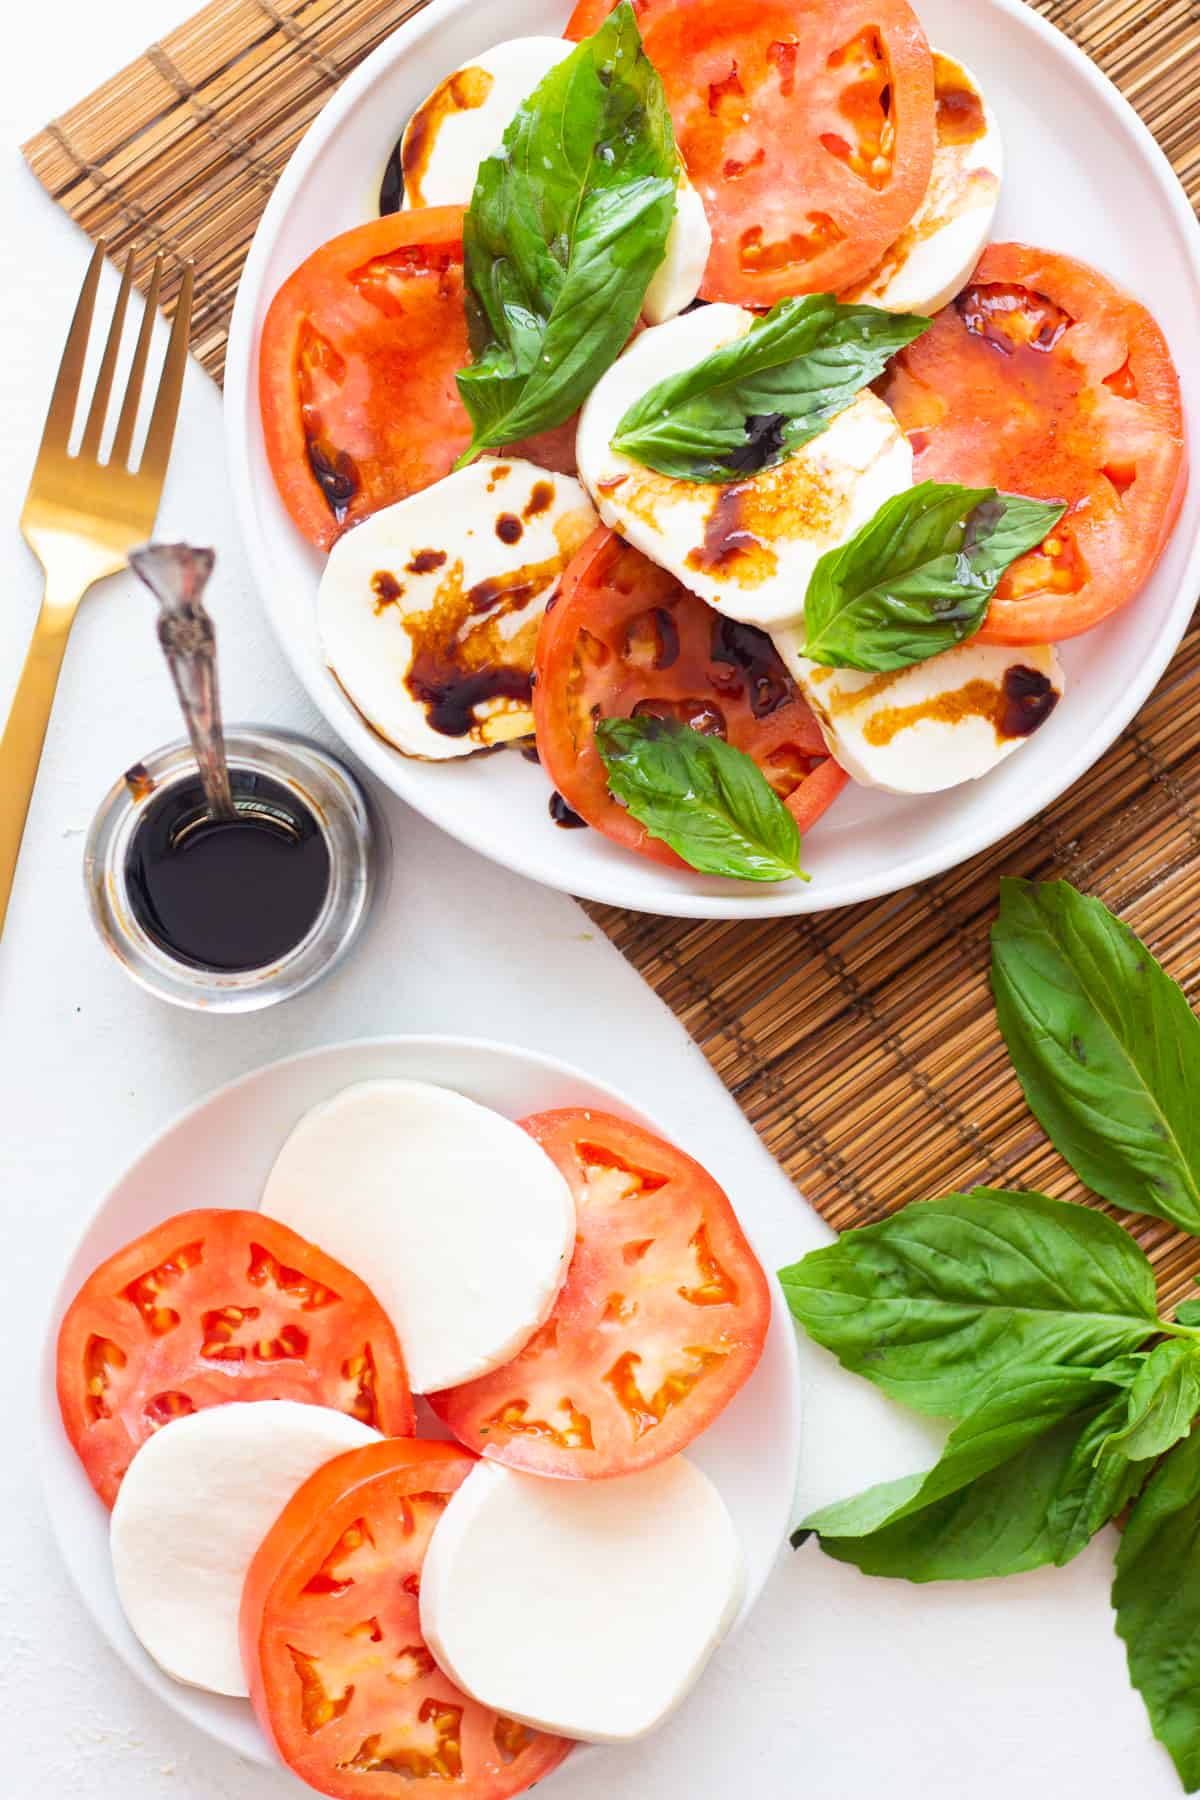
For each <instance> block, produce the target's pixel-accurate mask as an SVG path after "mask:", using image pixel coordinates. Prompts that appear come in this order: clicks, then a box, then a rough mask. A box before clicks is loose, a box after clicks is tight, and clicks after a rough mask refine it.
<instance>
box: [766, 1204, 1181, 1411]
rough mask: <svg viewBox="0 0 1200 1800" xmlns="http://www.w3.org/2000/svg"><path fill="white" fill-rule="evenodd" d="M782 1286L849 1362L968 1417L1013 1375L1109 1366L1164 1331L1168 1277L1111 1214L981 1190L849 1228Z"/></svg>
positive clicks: (887, 1389)
mask: <svg viewBox="0 0 1200 1800" xmlns="http://www.w3.org/2000/svg"><path fill="white" fill-rule="evenodd" d="M779 1278H780V1280H781V1281H782V1283H783V1288H784V1292H785V1293H786V1295H787V1300H788V1305H789V1307H790V1308H791V1311H792V1314H793V1316H794V1317H795V1318H796V1319H798V1320H799V1322H800V1324H801V1325H803V1327H804V1329H805V1331H807V1333H808V1335H809V1336H810V1337H811V1338H815V1340H816V1342H817V1343H818V1344H823V1345H824V1346H825V1348H826V1349H827V1350H832V1351H833V1353H834V1355H835V1356H836V1357H837V1358H838V1360H839V1361H840V1362H841V1363H842V1365H843V1366H844V1367H845V1368H847V1369H851V1370H853V1371H854V1372H855V1373H856V1374H859V1375H865V1376H866V1377H867V1378H868V1380H870V1381H873V1382H874V1383H875V1385H876V1387H878V1388H882V1390H883V1392H884V1393H885V1394H890V1395H891V1397H892V1399H894V1400H903V1401H904V1402H905V1404H906V1405H908V1406H911V1407H913V1408H914V1409H915V1410H916V1411H918V1412H924V1413H933V1414H934V1415H936V1416H938V1417H944V1418H962V1417H965V1416H966V1414H967V1413H969V1412H970V1411H971V1409H972V1407H973V1406H975V1405H976V1404H977V1403H978V1402H979V1401H980V1400H981V1399H982V1398H983V1397H984V1395H985V1394H986V1393H987V1392H988V1391H989V1390H990V1389H991V1388H992V1386H993V1385H994V1384H995V1383H996V1382H997V1381H1000V1380H1002V1379H1003V1378H1004V1377H1005V1376H1006V1375H1007V1374H1008V1372H1009V1370H1010V1369H1017V1368H1028V1367H1029V1366H1030V1365H1033V1364H1046V1365H1062V1366H1069V1367H1077V1368H1084V1369H1097V1368H1101V1367H1103V1366H1104V1364H1105V1363H1107V1362H1109V1361H1110V1360H1111V1359H1112V1358H1113V1357H1116V1356H1120V1355H1122V1354H1123V1353H1124V1352H1126V1351H1130V1350H1136V1349H1137V1348H1138V1347H1139V1345H1142V1344H1144V1343H1146V1341H1147V1340H1148V1339H1149V1338H1151V1337H1154V1336H1155V1335H1156V1334H1157V1333H1158V1332H1159V1331H1160V1330H1161V1329H1162V1327H1161V1325H1160V1324H1159V1320H1158V1312H1157V1307H1156V1305H1155V1291H1154V1273H1153V1271H1152V1269H1151V1267H1150V1264H1149V1263H1148V1262H1147V1260H1146V1257H1145V1255H1144V1254H1143V1252H1142V1250H1141V1249H1140V1248H1139V1246H1138V1245H1137V1244H1136V1243H1135V1242H1134V1240H1133V1239H1132V1238H1131V1237H1130V1236H1129V1233H1128V1232H1126V1231H1122V1229H1121V1227H1120V1226H1119V1225H1118V1224H1117V1223H1116V1222H1115V1220H1113V1219H1109V1218H1106V1217H1105V1216H1104V1214H1103V1213H1098V1212H1091V1211H1089V1210H1088V1209H1087V1208H1085V1207H1082V1206H1073V1205H1071V1204H1070V1203H1069V1202H1067V1201H1065V1200H1052V1199H1050V1198H1049V1197H1048V1196H1047V1195H1045V1194H1026V1193H1008V1192H1004V1191H1002V1190H996V1189H992V1188H977V1189H976V1190H975V1191H974V1192H973V1193H969V1194H948V1195H946V1196H945V1198H943V1199H940V1200H928V1201H922V1202H919V1203H918V1204H916V1205H913V1206H907V1207H905V1208H904V1209H903V1211H902V1212H898V1213H895V1214H893V1216H892V1217H891V1218H887V1219H882V1220H881V1221H880V1222H879V1224H877V1225H865V1226H862V1227H861V1228H860V1229H858V1230H856V1231H846V1232H843V1233H842V1236H841V1237H840V1238H839V1239H838V1241H837V1243H836V1244H831V1245H830V1246H829V1247H828V1248H827V1249H823V1250H814V1251H812V1252H811V1254H810V1255H808V1256H806V1257H805V1258H804V1259H803V1261H802V1262H799V1263H797V1264H795V1266H794V1267H793V1268H790V1269H781V1270H780V1276H779Z"/></svg>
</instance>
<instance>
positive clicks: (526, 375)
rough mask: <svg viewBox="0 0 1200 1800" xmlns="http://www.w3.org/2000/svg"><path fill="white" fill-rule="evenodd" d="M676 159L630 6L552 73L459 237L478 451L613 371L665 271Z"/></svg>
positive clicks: (543, 418) (489, 164)
mask: <svg viewBox="0 0 1200 1800" xmlns="http://www.w3.org/2000/svg"><path fill="white" fill-rule="evenodd" d="M678 181H679V158H678V155H677V153H676V150H675V137H674V132H673V130H672V126H671V116H670V113H669V112H668V110H667V103H666V97H665V95H664V93H663V87H662V82H661V81H660V80H659V77H658V73H657V71H656V70H655V68H654V66H653V64H652V63H651V62H650V60H649V58H648V57H647V56H646V54H645V52H644V50H643V49H642V41H641V36H640V34H639V32H638V27H637V20H636V18H635V17H634V12H633V8H632V6H631V5H630V4H629V3H628V0H622V4H621V5H619V6H618V7H617V9H616V11H615V12H613V13H612V14H611V16H610V17H609V18H608V19H607V20H606V21H605V23H604V24H603V25H602V26H601V27H600V29H599V31H597V32H596V33H595V35H594V36H593V37H590V38H587V39H585V41H584V42H583V43H582V44H580V46H579V48H578V49H577V50H576V51H574V52H573V53H572V54H571V55H570V56H569V57H567V59H566V61H565V62H562V63H560V64H558V66H557V67H556V68H554V69H551V71H550V72H549V74H548V75H547V76H546V77H545V79H544V80H543V81H542V82H541V84H540V85H539V86H538V87H537V88H536V89H535V90H534V92H533V94H532V95H531V96H530V98H529V99H528V100H527V101H526V102H525V103H524V105H523V106H522V107H521V108H520V109H519V111H518V112H517V115H516V117H515V118H514V119H513V121H512V123H511V124H510V126H509V128H508V130H507V131H506V132H505V134H504V145H503V148H502V149H501V150H500V151H499V152H497V154H496V155H494V156H489V157H488V158H487V159H486V161H485V162H484V163H483V164H482V165H481V167H480V170H479V175H478V178H477V181H476V184H475V192H474V195H473V196H472V200H471V205H470V209H469V210H468V212H467V216H466V221H465V223H464V227H463V255H464V261H465V265H466V280H467V322H468V326H469V328H470V338H471V352H472V357H473V361H472V362H471V364H470V366H469V367H468V368H465V369H462V370H460V372H459V375H458V387H459V392H460V394H461V395H462V398H463V404H464V405H465V406H466V408H467V411H468V412H469V413H470V415H471V420H472V423H473V425H474V427H475V435H474V438H473V440H472V443H471V446H470V449H469V450H468V451H467V452H466V453H465V455H464V456H462V457H461V458H460V459H459V463H458V465H457V466H459V467H462V466H463V465H465V464H466V463H468V462H470V461H471V460H472V458H473V457H475V456H477V455H478V453H479V451H480V450H482V449H484V448H486V447H488V446H499V445H502V444H508V443H512V442H514V441H515V440H517V439H519V438H524V437H530V436H532V435H533V434H534V433H535V432H539V431H544V430H547V429H548V428H549V427H551V426H553V425H561V424H562V423H563V422H564V420H566V419H569V418H570V416H571V414H572V413H573V412H574V411H575V410H576V409H577V408H578V407H579V406H580V404H581V403H582V401H583V400H584V398H585V397H586V396H587V394H589V393H590V392H591V390H592V388H593V387H594V386H595V384H596V382H597V380H598V379H599V377H600V376H601V375H602V374H603V373H604V371H605V369H607V368H608V367H609V365H610V364H611V363H612V362H614V361H615V359H616V357H617V355H618V353H619V352H620V350H621V349H622V348H623V346H624V345H625V343H626V342H627V340H628V338H629V337H630V334H631V333H632V331H633V328H634V326H635V324H636V323H637V319H638V315H639V313H640V312H641V309H642V300H643V298H644V296H645V293H646V289H647V287H648V286H649V284H650V280H651V278H652V276H653V275H654V272H655V270H656V269H657V268H658V266H659V264H660V263H661V262H662V259H663V253H664V250H665V248H666V242H667V234H668V232H669V231H670V228H671V221H672V219H673V217H674V214H675V195H676V191H677V186H678Z"/></svg>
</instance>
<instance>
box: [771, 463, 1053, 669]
mask: <svg viewBox="0 0 1200 1800" xmlns="http://www.w3.org/2000/svg"><path fill="white" fill-rule="evenodd" d="M1065 510H1066V508H1065V507H1063V506H1060V505H1058V504H1057V502H1051V501H1046V500H1029V499H1026V498H1025V496H1024V495H1021V494H1001V493H998V492H997V490H996V489H995V488H990V487H989V488H969V487H960V486H959V485H958V484H957V483H956V482H940V481H923V482H921V483H920V484H919V485H918V486H917V487H914V488H908V489H906V490H905V492H904V493H902V494H897V495H895V496H894V498H892V499H891V500H887V501H885V502H884V504H883V505H882V506H881V507H880V509H879V511H878V512H877V513H876V514H875V516H874V518H872V519H869V520H868V521H867V523H866V524H865V525H864V526H863V527H862V529H861V530H860V531H858V532H857V533H856V534H855V535H854V537H852V538H851V539H850V541H849V543H846V544H842V545H841V546H840V547H839V548H838V549H836V550H827V551H826V552H825V554H824V556H822V558H821V560H820V562H818V564H817V566H816V568H815V569H814V571H813V574H812V579H811V580H810V582H809V584H808V593H807V595H806V597H805V601H804V625H805V634H806V640H807V641H806V642H805V644H804V647H803V653H804V655H805V656H807V657H809V658H810V659H811V660H812V661H813V662H818V663H825V664H826V665H827V666H828V667H830V668H834V669H862V670H865V671H868V672H872V673H878V674H885V673H887V672H889V671H890V670H892V669H907V668H909V667H911V666H912V664H913V663H919V662H924V661H925V660H926V659H927V658H928V657H930V656H939V655H940V654H941V653H942V652H943V651H944V650H952V649H953V648H954V646H955V645H956V644H961V643H962V641H963V640H964V638H968V637H970V636H972V634H973V633H974V632H976V631H978V630H979V627H980V626H981V625H982V624H983V621H984V617H985V615H986V613H987V609H988V606H989V604H990V602H991V599H992V595H993V594H994V593H995V591H996V589H997V587H998V586H999V583H1000V577H1001V576H1002V575H1003V574H1004V572H1005V570H1006V569H1007V568H1008V566H1009V564H1010V563H1012V562H1015V561H1016V559H1017V557H1018V556H1022V555H1024V553H1025V552H1026V551H1027V550H1032V549H1034V547H1035V546H1036V545H1038V544H1040V543H1041V541H1042V539H1043V538H1044V537H1046V535H1047V534H1048V533H1049V532H1050V531H1052V530H1053V528H1054V526H1055V525H1057V523H1058V521H1059V520H1060V519H1061V518H1062V516H1063V513H1064V512H1065Z"/></svg>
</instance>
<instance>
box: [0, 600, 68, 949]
mask: <svg viewBox="0 0 1200 1800" xmlns="http://www.w3.org/2000/svg"><path fill="white" fill-rule="evenodd" d="M74 616H75V608H74V606H64V605H62V604H60V603H57V602H55V601H54V600H52V599H51V597H50V596H49V595H48V594H46V595H43V598H42V606H41V611H40V612H39V613H38V618H37V624H36V625H35V626H34V631H33V640H32V642H31V643H30V646H29V650H28V652H27V654H26V657H25V666H24V668H23V669H22V670H21V679H20V681H19V682H18V683H17V691H16V694H15V696H14V698H13V703H12V711H11V712H10V713H9V715H8V723H7V724H6V725H5V727H4V735H3V737H0V933H2V932H3V930H4V920H5V915H6V914H7V912H8V901H9V896H10V894H11V893H12V885H13V877H14V875H15V874H16V870H17V856H18V853H19V851H20V848H21V838H22V836H23V835H24V831H25V820H26V818H27V816H28V813H29V802H30V800H31V799H32V797H33V785H34V782H35V781H36V780H37V772H38V764H39V763H40V762H41V760H42V746H43V744H44V743H45V741H46V727H47V725H48V724H49V723H50V709H51V707H52V706H53V705H54V690H55V688H56V687H57V686H58V674H59V670H60V669H61V668H62V662H63V653H64V651H65V650H66V647H67V637H68V635H69V634H70V630H71V621H72V619H73V618H74Z"/></svg>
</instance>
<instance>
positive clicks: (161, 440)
mask: <svg viewBox="0 0 1200 1800" xmlns="http://www.w3.org/2000/svg"><path fill="white" fill-rule="evenodd" d="M194 280H195V264H194V263H192V262H186V263H185V264H184V265H183V282H182V284H181V285H180V289H179V298H178V299H177V300H176V302H175V317H174V319H173V321H172V323H171V336H170V339H169V340H168V343H167V354H166V356H165V358H164V359H163V366H162V374H161V376H160V377H159V383H158V394H157V396H156V397H155V401H154V411H153V413H152V414H151V415H150V429H149V431H148V432H147V433H146V448H145V449H144V450H143V452H142V460H141V465H140V468H139V473H140V474H142V475H148V476H150V478H151V479H152V480H154V481H157V482H158V483H159V485H160V486H161V484H162V481H163V478H164V476H165V475H166V472H167V461H168V459H169V457H170V455H171V440H172V438H173V437H174V436H175V420H176V418H177V416H178V413H179V396H180V393H181V392H182V390H183V372H184V370H185V369H186V367H187V353H188V330H189V328H190V326H191V322H192V285H193V282H194Z"/></svg>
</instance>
